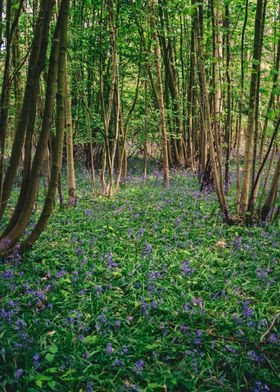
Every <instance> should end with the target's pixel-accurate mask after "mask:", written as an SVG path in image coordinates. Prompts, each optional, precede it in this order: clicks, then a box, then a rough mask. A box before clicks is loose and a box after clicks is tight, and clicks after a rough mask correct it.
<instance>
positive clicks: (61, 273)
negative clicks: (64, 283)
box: [56, 270, 66, 278]
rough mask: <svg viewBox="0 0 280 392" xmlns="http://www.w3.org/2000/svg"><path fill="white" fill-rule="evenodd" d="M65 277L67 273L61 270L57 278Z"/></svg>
mask: <svg viewBox="0 0 280 392" xmlns="http://www.w3.org/2000/svg"><path fill="white" fill-rule="evenodd" d="M64 275H66V271H64V270H61V271H59V272H57V273H56V277H57V278H62V277H63V276H64Z"/></svg>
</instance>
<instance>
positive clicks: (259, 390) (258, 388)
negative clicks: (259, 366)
mask: <svg viewBox="0 0 280 392" xmlns="http://www.w3.org/2000/svg"><path fill="white" fill-rule="evenodd" d="M265 391H267V392H268V391H270V388H269V386H268V385H266V384H263V383H262V382H261V381H256V383H255V385H254V387H253V389H252V392H265Z"/></svg>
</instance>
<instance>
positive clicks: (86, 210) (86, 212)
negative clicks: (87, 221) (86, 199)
mask: <svg viewBox="0 0 280 392" xmlns="http://www.w3.org/2000/svg"><path fill="white" fill-rule="evenodd" d="M85 214H86V215H87V216H90V215H91V210H89V209H88V208H87V209H85Z"/></svg>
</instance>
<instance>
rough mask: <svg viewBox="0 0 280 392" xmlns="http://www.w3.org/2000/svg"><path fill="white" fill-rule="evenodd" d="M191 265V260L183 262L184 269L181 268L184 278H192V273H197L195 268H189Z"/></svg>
mask: <svg viewBox="0 0 280 392" xmlns="http://www.w3.org/2000/svg"><path fill="white" fill-rule="evenodd" d="M189 264H190V262H189V260H185V261H184V262H183V264H182V267H181V270H182V275H184V276H185V275H187V276H190V275H191V273H192V272H194V271H195V269H194V268H190V267H189Z"/></svg>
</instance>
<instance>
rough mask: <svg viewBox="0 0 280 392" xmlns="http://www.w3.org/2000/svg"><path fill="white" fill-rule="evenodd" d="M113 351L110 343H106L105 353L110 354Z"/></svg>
mask: <svg viewBox="0 0 280 392" xmlns="http://www.w3.org/2000/svg"><path fill="white" fill-rule="evenodd" d="M113 351H114V349H113V346H112V343H108V344H107V347H106V354H107V355H112V353H113Z"/></svg>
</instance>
